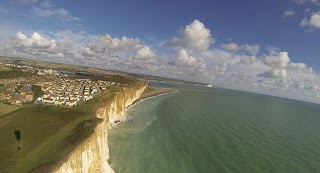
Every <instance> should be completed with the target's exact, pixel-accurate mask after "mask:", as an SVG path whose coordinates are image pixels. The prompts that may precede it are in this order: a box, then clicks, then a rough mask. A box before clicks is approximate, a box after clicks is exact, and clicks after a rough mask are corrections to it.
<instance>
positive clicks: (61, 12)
mask: <svg viewBox="0 0 320 173" xmlns="http://www.w3.org/2000/svg"><path fill="white" fill-rule="evenodd" d="M31 13H32V14H34V15H36V16H40V17H56V18H59V19H60V20H62V21H80V18H78V17H75V16H72V15H70V14H69V12H68V11H67V10H65V9H63V8H55V5H54V4H53V3H51V2H50V1H43V2H42V3H41V4H40V6H39V7H32V9H31Z"/></svg>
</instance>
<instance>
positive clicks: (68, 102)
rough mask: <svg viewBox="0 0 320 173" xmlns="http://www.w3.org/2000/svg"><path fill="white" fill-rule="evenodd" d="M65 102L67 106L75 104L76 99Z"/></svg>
mask: <svg viewBox="0 0 320 173" xmlns="http://www.w3.org/2000/svg"><path fill="white" fill-rule="evenodd" d="M65 104H66V105H67V106H75V105H77V101H75V100H74V101H72V100H71V101H66V102H65Z"/></svg>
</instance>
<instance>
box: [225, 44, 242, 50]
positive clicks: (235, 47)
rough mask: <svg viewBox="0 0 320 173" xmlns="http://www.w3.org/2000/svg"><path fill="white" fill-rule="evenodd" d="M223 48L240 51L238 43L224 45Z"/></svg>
mask: <svg viewBox="0 0 320 173" xmlns="http://www.w3.org/2000/svg"><path fill="white" fill-rule="evenodd" d="M222 48H223V49H225V50H228V51H238V50H240V46H239V45H238V44H237V43H229V44H223V45H222Z"/></svg>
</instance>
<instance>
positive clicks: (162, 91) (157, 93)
mask: <svg viewBox="0 0 320 173" xmlns="http://www.w3.org/2000/svg"><path fill="white" fill-rule="evenodd" d="M176 92H179V90H177V89H170V88H156V91H152V92H148V93H144V94H141V96H140V97H139V98H138V99H137V100H135V101H134V102H133V103H132V104H131V105H129V106H127V107H126V108H125V112H126V110H127V109H128V108H130V107H132V106H135V105H136V104H137V103H141V102H143V101H145V100H148V99H151V98H156V97H160V96H163V95H167V94H173V93H176ZM125 115H126V114H124V116H123V117H119V118H118V119H117V120H115V121H114V122H110V125H111V129H112V127H114V126H116V125H118V124H121V123H127V122H131V121H132V120H130V119H131V118H132V117H131V116H125Z"/></svg>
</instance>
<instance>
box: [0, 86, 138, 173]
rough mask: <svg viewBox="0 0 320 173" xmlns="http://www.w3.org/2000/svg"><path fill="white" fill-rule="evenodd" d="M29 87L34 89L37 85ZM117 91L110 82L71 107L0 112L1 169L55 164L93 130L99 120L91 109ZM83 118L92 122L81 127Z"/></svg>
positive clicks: (23, 170)
mask: <svg viewBox="0 0 320 173" xmlns="http://www.w3.org/2000/svg"><path fill="white" fill-rule="evenodd" d="M136 83H137V82H136ZM138 85H141V83H139V84H138V83H137V84H136V86H138ZM33 89H34V90H35V92H36V93H37V91H36V90H38V89H37V88H36V87H33ZM119 91H122V89H121V87H119V86H112V87H110V88H108V90H106V91H104V92H102V93H101V94H100V95H98V96H96V97H95V98H94V99H92V100H90V101H88V102H86V103H84V104H80V105H78V106H75V107H73V108H64V107H56V106H44V105H35V106H28V105H26V106H24V107H23V108H21V109H19V110H16V111H14V112H12V113H10V114H6V115H3V116H1V117H0V139H1V142H0V168H1V171H4V172H21V173H23V172H30V171H32V170H34V169H36V168H39V166H40V167H41V165H51V164H57V162H59V161H61V160H63V159H65V158H66V156H67V154H68V153H69V152H70V151H72V149H73V148H74V147H75V146H77V145H78V144H79V143H81V142H82V141H83V140H85V139H86V138H87V137H88V136H90V134H92V133H93V132H94V128H95V125H96V124H98V123H99V122H100V119H98V118H96V117H95V116H94V112H95V110H96V109H97V108H99V107H100V106H103V105H107V104H108V102H109V101H111V100H112V98H113V96H114V95H115V93H116V92H119ZM85 122H90V124H92V125H91V126H90V127H88V128H85V129H83V128H82V125H83V124H84V123H85ZM15 130H20V132H21V140H20V141H17V140H16V138H15V135H14V133H13V132H14V131H15ZM18 147H20V149H18ZM48 167H50V166H48ZM1 171H0V172H1ZM44 172H48V171H47V170H46V171H44Z"/></svg>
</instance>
